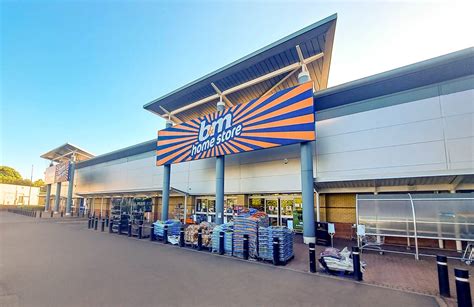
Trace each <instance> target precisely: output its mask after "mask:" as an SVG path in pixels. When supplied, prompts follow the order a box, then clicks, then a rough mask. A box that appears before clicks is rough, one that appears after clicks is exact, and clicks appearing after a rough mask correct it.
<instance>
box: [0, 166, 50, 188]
mask: <svg viewBox="0 0 474 307" xmlns="http://www.w3.org/2000/svg"><path fill="white" fill-rule="evenodd" d="M0 183H8V184H17V185H25V186H34V187H42V186H44V182H43V180H41V179H38V180H36V181H35V182H31V180H30V179H23V177H21V175H20V173H19V172H18V171H17V170H16V169H14V168H13V167H9V166H3V165H2V166H0Z"/></svg>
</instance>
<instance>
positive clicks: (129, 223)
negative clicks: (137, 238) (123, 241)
mask: <svg viewBox="0 0 474 307" xmlns="http://www.w3.org/2000/svg"><path fill="white" fill-rule="evenodd" d="M128 236H129V237H131V236H132V222H128Z"/></svg>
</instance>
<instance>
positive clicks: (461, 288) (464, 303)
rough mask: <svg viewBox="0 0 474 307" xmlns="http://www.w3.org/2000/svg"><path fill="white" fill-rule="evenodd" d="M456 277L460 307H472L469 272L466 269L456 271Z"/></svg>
mask: <svg viewBox="0 0 474 307" xmlns="http://www.w3.org/2000/svg"><path fill="white" fill-rule="evenodd" d="M454 277H455V278H456V294H457V296H458V307H472V299H471V287H470V285H469V271H468V270H464V269H454Z"/></svg>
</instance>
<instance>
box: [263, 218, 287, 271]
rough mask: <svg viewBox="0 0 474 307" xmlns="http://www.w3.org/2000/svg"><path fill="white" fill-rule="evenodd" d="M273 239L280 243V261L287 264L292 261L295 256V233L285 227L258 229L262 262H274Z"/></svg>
mask: <svg viewBox="0 0 474 307" xmlns="http://www.w3.org/2000/svg"><path fill="white" fill-rule="evenodd" d="M273 238H278V239H279V242H280V248H279V252H278V255H279V260H280V262H281V263H283V264H285V263H287V262H288V261H289V260H291V259H292V258H293V256H294V254H293V241H294V234H293V231H291V230H290V229H288V228H287V227H283V226H270V227H260V228H259V229H258V247H259V258H260V259H262V260H268V261H271V260H273Z"/></svg>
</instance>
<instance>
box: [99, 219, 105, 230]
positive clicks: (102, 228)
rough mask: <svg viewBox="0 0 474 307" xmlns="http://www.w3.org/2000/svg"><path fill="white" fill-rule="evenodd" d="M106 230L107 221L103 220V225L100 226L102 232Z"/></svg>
mask: <svg viewBox="0 0 474 307" xmlns="http://www.w3.org/2000/svg"><path fill="white" fill-rule="evenodd" d="M104 228H105V219H102V224H101V225H100V231H102V232H104Z"/></svg>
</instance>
